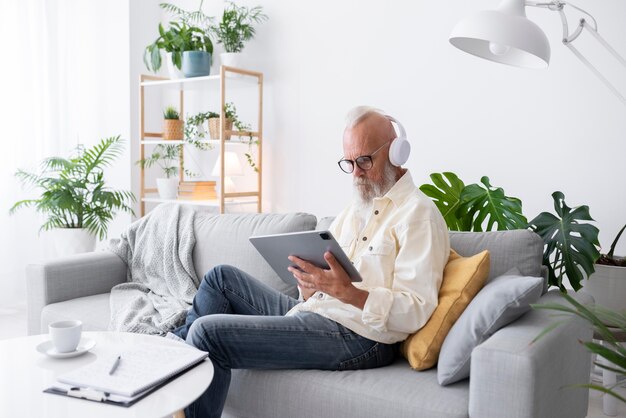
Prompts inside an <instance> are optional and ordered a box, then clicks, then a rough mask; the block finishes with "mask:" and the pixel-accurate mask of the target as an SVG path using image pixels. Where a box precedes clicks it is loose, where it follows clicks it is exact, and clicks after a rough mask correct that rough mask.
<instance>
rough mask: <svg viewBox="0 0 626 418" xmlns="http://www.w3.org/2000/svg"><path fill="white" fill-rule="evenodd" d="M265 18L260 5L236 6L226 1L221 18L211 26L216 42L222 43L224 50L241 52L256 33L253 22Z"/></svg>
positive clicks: (261, 20) (259, 21)
mask: <svg viewBox="0 0 626 418" xmlns="http://www.w3.org/2000/svg"><path fill="white" fill-rule="evenodd" d="M266 20H267V15H265V14H263V12H262V7H261V6H256V7H253V8H247V7H245V6H237V5H236V4H235V3H233V2H227V6H226V8H225V9H224V13H223V14H222V20H221V21H220V22H219V24H218V25H217V26H215V27H213V28H212V30H213V32H214V33H215V36H216V38H217V42H218V43H220V44H223V45H224V50H225V51H226V52H241V51H242V50H243V48H244V46H245V42H248V41H249V40H251V39H252V38H254V35H255V34H256V30H255V28H254V26H253V24H254V23H262V22H264V21H266Z"/></svg>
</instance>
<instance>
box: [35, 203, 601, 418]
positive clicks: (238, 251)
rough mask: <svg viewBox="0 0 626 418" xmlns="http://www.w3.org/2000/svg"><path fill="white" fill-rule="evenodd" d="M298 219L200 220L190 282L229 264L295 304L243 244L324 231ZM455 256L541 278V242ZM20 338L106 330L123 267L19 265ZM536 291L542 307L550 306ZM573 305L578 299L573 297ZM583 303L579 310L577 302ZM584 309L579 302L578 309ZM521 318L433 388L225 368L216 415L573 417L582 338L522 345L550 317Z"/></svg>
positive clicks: (490, 238)
mask: <svg viewBox="0 0 626 418" xmlns="http://www.w3.org/2000/svg"><path fill="white" fill-rule="evenodd" d="M329 221H330V220H329V219H322V220H321V221H320V222H319V224H318V222H317V220H316V218H315V217H314V216H313V215H308V214H288V215H279V214H245V215H215V214H207V213H203V212H199V213H198V214H197V216H196V221H195V232H196V237H197V243H196V246H195V249H194V254H193V257H194V263H195V267H196V270H197V273H198V275H199V276H200V277H202V276H203V275H204V273H205V272H206V271H207V270H208V269H209V268H210V267H211V266H214V265H216V264H232V265H235V266H238V267H240V268H242V269H243V270H246V271H248V272H249V273H251V274H253V275H255V276H256V277H257V278H259V279H260V280H263V281H264V282H266V283H269V284H270V285H272V286H274V287H275V288H277V289H279V290H281V291H283V292H285V293H288V294H291V295H296V294H297V290H296V289H295V288H293V287H290V286H288V285H286V284H285V283H283V282H282V281H281V280H280V279H278V277H277V276H276V275H275V274H274V272H273V271H272V270H271V269H270V268H269V266H268V265H267V264H266V263H265V262H264V260H263V259H262V258H261V257H260V256H259V255H258V254H257V252H256V250H255V249H254V248H253V247H252V246H251V245H250V244H249V242H248V237H249V236H251V235H260V234H270V233H279V232H292V231H298V230H311V229H315V228H317V229H325V228H326V227H327V226H328V224H329ZM451 245H452V248H454V249H455V250H456V251H457V252H458V253H460V254H461V255H473V254H475V253H477V252H479V251H481V250H483V249H488V250H489V251H490V252H491V270H490V278H493V277H496V276H499V275H501V274H503V273H505V272H506V271H507V270H509V269H510V268H511V267H515V266H516V267H518V268H519V269H520V271H521V272H522V274H523V275H529V276H538V275H540V274H541V252H542V247H543V246H542V242H541V240H540V239H539V237H538V236H536V235H535V234H533V233H531V232H529V231H506V232H487V233H451ZM27 278H28V284H27V285H28V316H29V318H28V327H29V328H28V331H29V333H30V334H37V333H41V332H47V325H48V323H50V322H52V321H56V320H61V319H70V318H72V319H80V320H82V321H83V322H84V329H85V330H106V329H107V325H108V320H109V294H108V292H109V291H110V289H111V288H112V287H113V286H115V285H116V284H118V283H122V282H124V281H125V280H126V265H125V264H124V263H123V262H122V261H121V260H120V259H119V258H118V257H117V256H116V255H114V254H112V253H110V252H106V251H105V252H94V253H87V254H82V255H75V256H72V257H68V258H64V259H59V260H55V261H50V262H44V263H39V264H32V265H29V266H28V268H27ZM559 299H560V295H559V293H558V292H555V291H551V292H547V293H546V294H544V296H542V298H541V302H548V301H557V300H559ZM583 299H584V298H583ZM583 301H585V300H583ZM585 302H589V301H585ZM552 315H553V314H551V313H550V312H548V311H534V310H533V311H530V312H528V313H527V314H525V315H524V316H522V317H521V318H520V319H518V320H517V321H515V322H513V323H511V324H509V325H508V326H506V327H504V328H502V329H501V330H499V331H498V332H496V333H495V334H494V335H493V336H492V337H491V338H489V339H488V340H487V341H485V342H484V343H483V344H481V345H479V346H478V347H476V348H475V349H474V350H473V352H472V357H471V376H470V378H469V379H465V380H464V381H461V382H458V383H455V384H453V385H450V386H446V387H442V386H440V385H439V384H438V383H437V370H436V368H433V369H430V370H427V371H422V372H417V371H414V370H412V369H411V368H410V367H409V365H408V363H407V361H406V360H404V359H403V358H399V359H398V360H397V361H396V362H395V363H394V364H392V365H390V366H388V367H383V368H379V369H372V370H359V371H341V372H329V371H320V370H282V371H272V370H235V371H233V378H232V383H231V387H230V392H229V396H228V400H227V405H226V409H225V414H224V415H225V416H233V417H268V418H279V417H285V418H291V417H303V418H304V417H422V418H426V417H450V418H452V417H454V418H461V417H468V416H470V417H479V418H488V417H497V418H501V417H526V418H541V417H546V418H557V417H567V418H575V417H584V416H586V414H587V403H588V391H587V390H585V389H582V388H570V387H567V386H568V385H572V384H576V383H581V382H585V381H586V380H587V379H588V378H589V371H590V356H589V355H588V354H587V353H586V351H585V350H584V348H583V347H582V346H581V345H580V344H579V343H578V340H581V339H589V338H591V330H589V329H588V328H587V327H586V326H585V325H584V324H583V323H582V322H581V321H580V320H578V319H576V318H569V320H568V321H567V323H565V324H564V325H563V326H561V327H559V328H557V329H555V330H553V331H552V332H550V333H549V334H548V335H547V336H545V337H544V338H542V339H540V340H539V341H537V342H535V343H533V344H531V341H532V340H533V339H534V338H535V337H536V336H537V335H538V334H539V333H540V332H541V331H542V330H543V329H544V328H545V327H546V326H547V325H548V324H550V323H551V322H552V321H553V320H554V318H553V317H552Z"/></svg>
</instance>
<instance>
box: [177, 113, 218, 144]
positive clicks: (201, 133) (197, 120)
mask: <svg viewBox="0 0 626 418" xmlns="http://www.w3.org/2000/svg"><path fill="white" fill-rule="evenodd" d="M219 117H220V115H219V114H218V113H215V112H200V113H197V114H195V115H193V116H189V117H187V119H186V120H185V138H186V139H192V138H198V139H204V138H205V137H206V133H207V129H206V127H205V122H207V121H208V120H209V119H211V118H218V119H219Z"/></svg>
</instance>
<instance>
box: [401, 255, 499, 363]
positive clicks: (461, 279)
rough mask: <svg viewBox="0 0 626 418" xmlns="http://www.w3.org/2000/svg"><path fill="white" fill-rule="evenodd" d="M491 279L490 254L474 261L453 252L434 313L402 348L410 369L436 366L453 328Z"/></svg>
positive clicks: (444, 274)
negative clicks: (445, 341) (489, 276)
mask: <svg viewBox="0 0 626 418" xmlns="http://www.w3.org/2000/svg"><path fill="white" fill-rule="evenodd" d="M488 275H489V251H483V252H481V253H479V254H476V255H474V256H472V257H461V256H460V255H458V254H457V253H455V252H454V251H450V258H449V259H448V264H446V267H445V268H444V270H443V281H442V282H441V288H440V289H439V304H438V305H437V308H436V309H435V312H433V314H432V316H431V317H430V319H429V320H428V322H427V323H426V325H424V326H423V327H422V328H420V329H419V330H418V331H417V332H416V333H414V334H411V335H410V336H409V338H407V339H406V340H405V341H404V342H403V343H402V345H401V351H402V354H403V355H404V357H406V358H407V359H408V360H409V363H410V364H411V367H413V368H414V369H416V370H424V369H428V368H430V367H432V366H434V365H435V363H437V358H438V357H439V350H441V345H442V344H443V341H444V339H445V338H446V335H448V332H449V331H450V328H452V325H454V323H455V322H456V320H457V319H458V318H459V316H461V314H462V313H463V311H464V310H465V308H466V307H467V305H468V304H469V303H470V302H471V300H472V298H473V297H474V296H475V295H476V294H477V293H478V291H479V290H480V289H481V288H482V287H483V284H484V283H485V280H487V276H488Z"/></svg>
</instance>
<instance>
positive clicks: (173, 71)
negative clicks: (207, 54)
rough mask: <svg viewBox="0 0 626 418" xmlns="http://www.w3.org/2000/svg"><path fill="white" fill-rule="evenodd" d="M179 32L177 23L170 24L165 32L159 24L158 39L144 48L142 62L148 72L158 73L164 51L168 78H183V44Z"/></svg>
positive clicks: (179, 26) (179, 27)
mask: <svg viewBox="0 0 626 418" xmlns="http://www.w3.org/2000/svg"><path fill="white" fill-rule="evenodd" d="M181 30H182V27H181V24H180V23H178V22H172V23H170V26H169V27H168V29H167V30H165V29H163V25H162V24H160V23H159V37H158V38H157V39H156V40H155V41H154V42H153V43H151V44H150V45H148V46H147V47H146V49H145V51H144V54H143V62H144V64H145V66H146V68H147V69H148V70H149V71H153V72H155V73H156V72H157V71H159V69H160V68H161V63H162V58H161V51H165V52H166V54H167V65H168V71H169V74H170V77H171V78H183V73H182V71H181V68H182V59H183V58H182V57H183V51H184V44H183V40H182V39H181V36H180V32H181Z"/></svg>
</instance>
